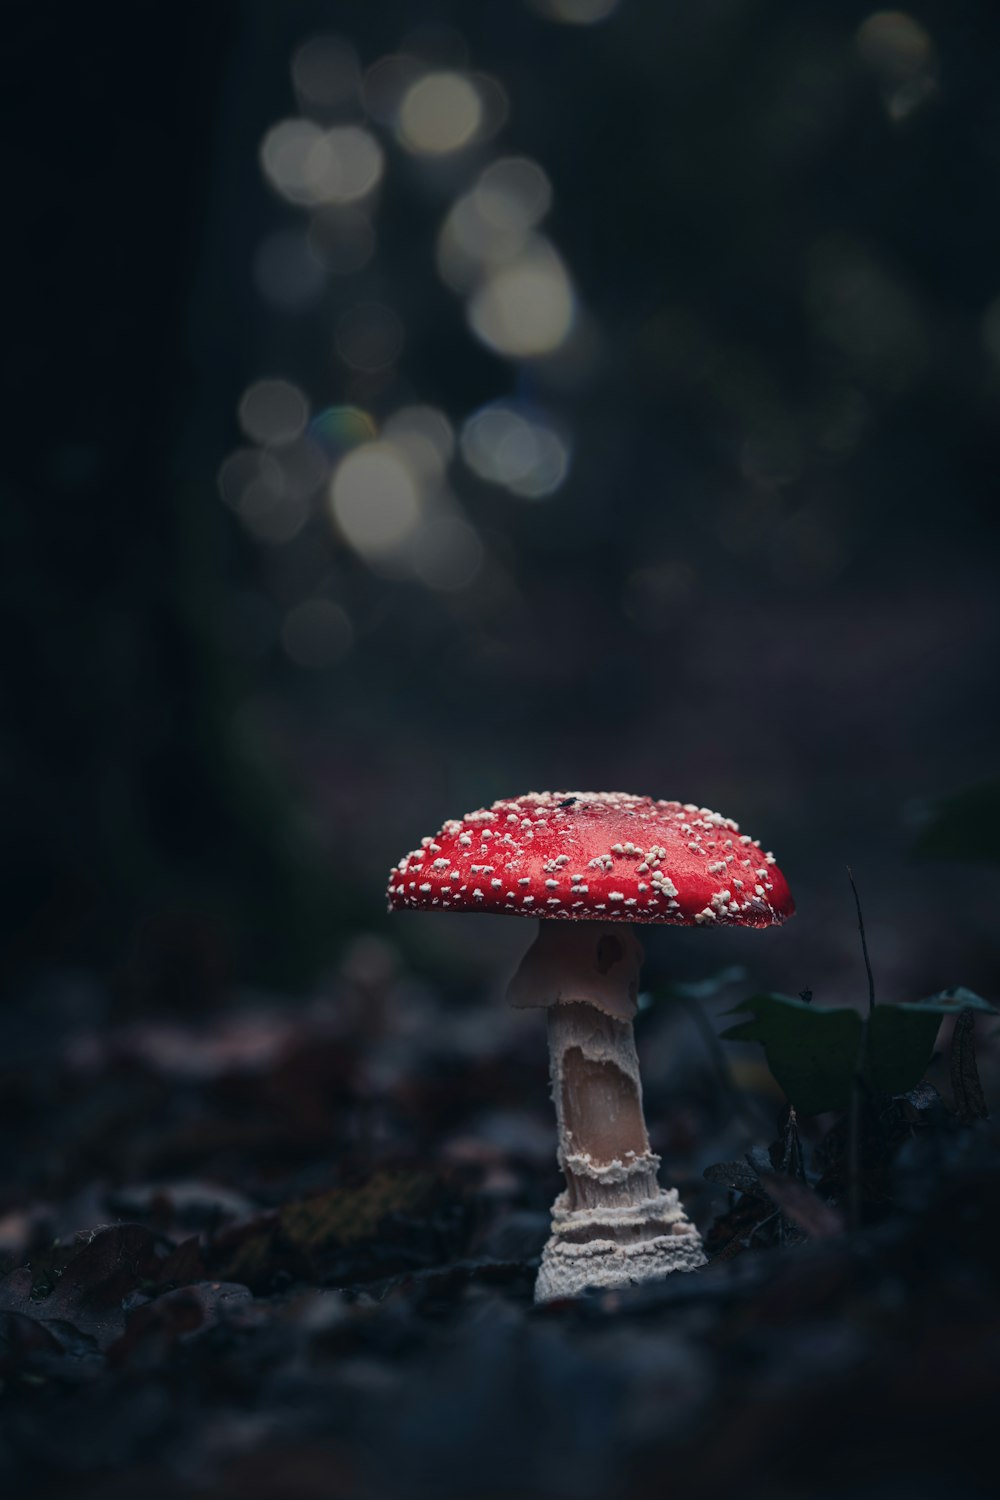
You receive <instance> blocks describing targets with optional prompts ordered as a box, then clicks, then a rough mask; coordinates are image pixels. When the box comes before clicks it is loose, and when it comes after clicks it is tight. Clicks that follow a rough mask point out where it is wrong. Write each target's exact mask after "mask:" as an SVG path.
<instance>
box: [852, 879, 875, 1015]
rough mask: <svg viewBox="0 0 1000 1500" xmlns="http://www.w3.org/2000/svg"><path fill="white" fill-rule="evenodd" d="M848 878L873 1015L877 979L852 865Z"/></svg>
mask: <svg viewBox="0 0 1000 1500" xmlns="http://www.w3.org/2000/svg"><path fill="white" fill-rule="evenodd" d="M847 878H848V880H849V881H850V882H851V890H852V891H853V892H854V905H855V907H856V908H857V913H858V931H859V932H860V934H861V951H862V953H863V954H864V956H865V972H866V973H867V975H868V1014H869V1015H871V1013H872V1011H873V1010H874V1009H875V979H874V976H873V974H872V965H871V959H870V958H869V957H868V943H867V941H866V940H865V919H864V917H863V916H862V914H861V897H860V896H859V895H858V888H857V886H856V885H855V884H854V873H853V871H852V869H851V867H850V865H848V866H847Z"/></svg>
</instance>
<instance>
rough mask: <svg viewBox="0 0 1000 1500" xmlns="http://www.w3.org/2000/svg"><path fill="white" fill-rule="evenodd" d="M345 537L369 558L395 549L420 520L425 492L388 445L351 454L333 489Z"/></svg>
mask: <svg viewBox="0 0 1000 1500" xmlns="http://www.w3.org/2000/svg"><path fill="white" fill-rule="evenodd" d="M330 504H331V507H332V511H333V516H334V519H335V521H336V523H337V526H338V528H339V530H340V533H341V535H342V536H343V538H344V540H345V541H346V542H347V543H348V545H349V546H351V547H353V549H354V550H355V551H356V552H358V553H359V554H360V555H361V556H362V557H364V558H366V559H369V560H371V559H377V558H379V557H380V556H381V555H384V554H388V553H392V552H394V551H396V550H397V549H398V548H399V547H400V546H401V545H402V544H403V543H404V542H405V541H406V540H407V539H408V538H409V537H410V535H411V534H412V533H413V531H414V530H415V529H416V527H417V526H418V524H419V523H420V520H421V512H422V506H421V492H420V487H419V484H418V482H417V478H416V476H415V475H414V473H413V470H412V469H411V467H410V465H409V464H408V463H407V462H406V459H405V457H404V456H403V455H402V454H401V453H400V452H399V451H398V450H397V449H396V448H394V447H392V446H391V445H390V444H388V443H385V442H374V443H366V444H365V445H363V446H362V447H360V448H357V449H355V450H354V451H353V452H351V453H349V454H347V456H346V457H345V458H343V459H342V460H341V462H340V464H339V465H338V467H337V470H336V472H335V473H334V476H333V481H332V484H331V486H330Z"/></svg>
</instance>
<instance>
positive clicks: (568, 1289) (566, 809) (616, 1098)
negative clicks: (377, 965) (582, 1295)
mask: <svg viewBox="0 0 1000 1500" xmlns="http://www.w3.org/2000/svg"><path fill="white" fill-rule="evenodd" d="M388 897H389V909H390V910H393V909H402V908H407V907H416V908H419V909H422V910H425V911H480V912H495V913H499V914H501V915H505V916H518V917H537V918H539V919H540V920H539V928H538V935H537V937H536V938H535V941H534V942H533V943H532V945H531V947H530V948H529V949H528V952H527V953H526V954H525V956H524V958H523V959H522V960H521V965H520V967H519V969H518V971H517V973H516V974H515V975H514V978H513V979H512V980H511V982H510V986H509V988H508V991H507V995H508V999H509V1000H510V1002H511V1004H512V1005H515V1006H544V1007H545V1008H547V1010H548V1031H549V1060H550V1076H551V1080H552V1098H553V1102H554V1103H555V1107H556V1120H557V1123H558V1130H559V1165H560V1167H561V1169H562V1171H563V1174H564V1176H565V1178H566V1190H565V1192H563V1193H561V1194H560V1196H559V1197H558V1198H557V1199H556V1202H555V1204H554V1206H553V1210H552V1234H551V1236H550V1238H549V1241H548V1243H547V1245H546V1246H545V1249H544V1251H543V1254H542V1264H541V1269H540V1271H539V1274H538V1280H537V1283H536V1285H535V1300H536V1301H538V1302H546V1301H549V1300H551V1299H552V1298H555V1297H573V1296H576V1295H577V1294H578V1293H579V1292H581V1291H583V1290H584V1288H586V1287H616V1286H626V1285H628V1284H629V1283H630V1282H636V1281H649V1280H654V1279H656V1278H659V1277H662V1276H666V1275H667V1274H668V1273H669V1272H671V1271H692V1270H694V1269H695V1268H696V1267H697V1266H700V1265H702V1264H703V1262H704V1259H705V1256H704V1252H703V1250H702V1244H701V1238H700V1236H699V1234H698V1231H697V1230H696V1229H695V1228H694V1226H693V1225H692V1224H691V1223H690V1221H689V1220H688V1218H687V1216H686V1215H685V1213H684V1209H683V1207H682V1206H681V1204H680V1202H679V1199H678V1196H677V1191H676V1189H674V1188H668V1189H664V1188H662V1187H661V1186H660V1184H659V1181H658V1178H657V1170H658V1168H659V1165H660V1160H659V1157H657V1156H655V1155H654V1154H653V1152H652V1151H650V1149H649V1136H648V1135H647V1133H646V1124H645V1120H644V1118H643V1113H642V1085H641V1083H640V1080H639V1062H638V1058H637V1057H636V1051H635V1040H634V1037H633V1033H632V1018H633V1016H634V1015H635V1011H636V998H637V995H638V989H639V969H640V966H641V963H642V948H641V946H640V944H639V941H638V939H637V937H636V936H635V933H634V932H633V931H632V929H631V925H629V924H633V923H639V922H662V923H674V924H676V925H682V926H693V925H698V926H706V927H711V926H736V925H739V926H744V927H770V926H773V925H775V924H777V923H780V922H783V921H784V920H785V918H786V917H790V916H791V915H792V912H793V911H794V910H795V908H794V905H793V902H792V898H791V895H790V893H789V890H788V885H787V883H786V881H785V878H784V876H783V875H782V874H781V871H780V870H779V869H778V867H777V866H776V864H775V862H774V855H773V854H764V853H762V852H761V847H760V844H759V842H758V841H757V840H756V839H751V838H748V837H747V835H746V834H741V833H740V831H739V827H738V825H737V824H736V823H734V822H733V820H732V819H731V818H723V817H721V816H720V815H719V814H718V813H714V812H709V810H708V809H707V808H705V807H696V806H695V805H694V804H693V803H690V802H686V803H684V804H681V803H680V802H654V801H653V799H652V798H650V797H633V796H629V795H628V794H627V793H624V792H529V793H528V794H527V796H524V797H515V798H513V799H511V800H509V801H500V802H494V804H493V806H492V807H489V808H482V809H481V810H480V811H479V812H472V813H466V815H465V817H464V818H462V819H461V820H458V819H451V820H449V822H447V823H445V825H444V827H443V828H442V829H441V831H440V833H437V834H435V835H434V837H433V838H425V839H423V840H422V841H421V847H420V848H419V849H415V850H413V852H412V853H411V854H407V855H406V856H405V857H404V858H403V859H401V860H400V862H399V864H398V865H396V866H395V868H394V869H393V870H392V872H391V874H390V877H389V890H388Z"/></svg>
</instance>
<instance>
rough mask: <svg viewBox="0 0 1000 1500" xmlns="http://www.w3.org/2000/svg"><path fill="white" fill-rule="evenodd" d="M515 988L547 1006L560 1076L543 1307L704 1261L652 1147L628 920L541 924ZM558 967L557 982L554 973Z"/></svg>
mask: <svg viewBox="0 0 1000 1500" xmlns="http://www.w3.org/2000/svg"><path fill="white" fill-rule="evenodd" d="M540 928H541V930H540V932H539V935H538V938H537V939H536V941H535V942H534V943H533V945H532V947H531V948H530V949H529V950H528V952H527V954H526V955H525V957H524V960H523V961H522V963H521V967H520V969H519V970H518V972H517V974H516V975H515V977H514V979H513V980H512V982H511V986H510V992H509V993H510V999H511V1002H512V1003H513V1004H514V1005H545V1006H547V1007H548V1011H549V1016H548V1031H549V1072H550V1078H551V1082H552V1099H553V1103H554V1104H555V1107H556V1121H557V1124H558V1131H559V1149H558V1159H559V1165H560V1167H561V1168H562V1171H563V1174H564V1175H565V1178H566V1188H565V1191H564V1192H563V1193H561V1194H560V1195H559V1197H558V1198H557V1199H556V1201H555V1204H554V1205H553V1209H552V1234H551V1236H550V1238H549V1241H548V1243H547V1245H546V1246H545V1250H544V1251H543V1254H542V1264H541V1269H540V1271H539V1275H538V1281H537V1283H536V1286H535V1300H536V1301H537V1302H547V1301H550V1300H552V1299H553V1298H556V1297H573V1296H577V1295H578V1294H579V1293H580V1292H581V1291H583V1290H584V1289H585V1288H586V1287H617V1286H627V1285H629V1284H630V1283H631V1282H636V1281H649V1280H655V1279H658V1278H659V1277H662V1276H666V1275H668V1274H669V1273H670V1272H671V1271H691V1270H694V1269H695V1267H697V1266H699V1265H701V1264H703V1262H704V1259H705V1257H704V1253H703V1251H702V1246H701V1239H700V1237H699V1235H698V1232H697V1230H696V1229H695V1228H694V1227H693V1225H692V1224H691V1223H690V1222H689V1220H688V1219H687V1217H686V1215H685V1213H684V1210H683V1208H682V1206H681V1204H680V1202H679V1200H678V1196H677V1192H676V1190H674V1189H667V1190H665V1189H663V1188H661V1187H660V1184H659V1181H658V1179H657V1171H658V1168H659V1165H660V1159H659V1157H658V1156H656V1155H655V1154H654V1153H653V1152H652V1151H650V1149H649V1136H648V1134H647V1131H646V1123H645V1120H644V1118H643V1113H642V1084H641V1081H640V1078H639V1060H638V1057H637V1055H636V1050H635V1037H634V1034H633V1030H632V1015H633V1014H634V1011H635V997H636V992H637V989H638V974H639V966H640V964H641V962H642V949H641V947H640V945H639V943H638V941H637V940H636V938H635V935H634V933H633V932H632V931H631V929H630V928H629V927H627V926H625V925H624V924H622V923H615V924H613V925H612V924H610V923H593V922H571V923H570V922H566V923H563V922H560V923H555V922H542V923H541V924H540ZM556 967H558V975H557V976H556V975H555V974H554V972H553V970H554V969H555V968H556Z"/></svg>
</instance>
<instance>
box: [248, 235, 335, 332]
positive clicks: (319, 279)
mask: <svg viewBox="0 0 1000 1500" xmlns="http://www.w3.org/2000/svg"><path fill="white" fill-rule="evenodd" d="M253 279H254V285H255V286H256V288H257V290H258V291H259V292H260V295H261V296H262V297H263V299H264V301H265V302H268V303H270V305H271V306H272V307H276V308H280V309H281V310H282V311H284V312H299V311H301V310H302V309H303V308H307V307H312V306H313V305H314V304H315V303H316V302H317V301H318V300H319V299H320V297H321V296H322V295H323V289H324V287H325V285H326V275H325V267H324V265H323V263H322V262H321V259H320V257H319V256H318V255H317V253H316V252H315V250H314V249H313V247H312V245H311V244H310V242H309V239H308V237H307V236H306V235H305V234H303V232H302V231H301V230H300V229H278V230H275V232H274V233H273V234H269V235H268V236H267V238H266V239H265V240H262V241H261V243H260V245H258V247H257V251H256V254H255V255H254V259H253Z"/></svg>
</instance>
